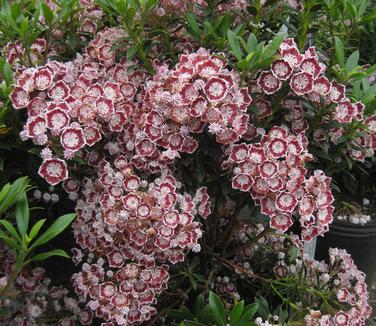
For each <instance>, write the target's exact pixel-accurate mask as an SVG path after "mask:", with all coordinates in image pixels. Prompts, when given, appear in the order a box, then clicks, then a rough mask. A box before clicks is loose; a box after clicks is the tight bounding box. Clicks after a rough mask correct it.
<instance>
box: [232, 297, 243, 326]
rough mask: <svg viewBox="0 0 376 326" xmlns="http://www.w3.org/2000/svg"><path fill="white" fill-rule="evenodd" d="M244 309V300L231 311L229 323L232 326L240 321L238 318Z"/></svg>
mask: <svg viewBox="0 0 376 326" xmlns="http://www.w3.org/2000/svg"><path fill="white" fill-rule="evenodd" d="M243 309H244V300H242V301H240V302H238V303H237V304H236V305H235V306H234V307H233V308H232V310H231V312H230V323H231V324H232V325H234V324H235V323H237V322H238V321H239V319H240V317H241V316H242V314H243Z"/></svg>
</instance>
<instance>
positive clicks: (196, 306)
mask: <svg viewBox="0 0 376 326" xmlns="http://www.w3.org/2000/svg"><path fill="white" fill-rule="evenodd" d="M204 307H205V299H204V296H203V295H202V294H199V295H198V296H197V298H196V301H195V304H194V307H193V313H194V314H195V316H197V315H198V314H199V312H200V311H201V309H202V308H204Z"/></svg>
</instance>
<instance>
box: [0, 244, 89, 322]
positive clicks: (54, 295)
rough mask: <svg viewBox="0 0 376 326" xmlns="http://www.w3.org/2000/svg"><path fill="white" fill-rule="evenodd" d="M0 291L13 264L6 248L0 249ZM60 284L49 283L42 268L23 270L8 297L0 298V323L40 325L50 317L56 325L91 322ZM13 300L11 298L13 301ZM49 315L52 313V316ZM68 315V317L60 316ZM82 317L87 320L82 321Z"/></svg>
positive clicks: (12, 259)
mask: <svg viewBox="0 0 376 326" xmlns="http://www.w3.org/2000/svg"><path fill="white" fill-rule="evenodd" d="M0 253H1V259H0V291H1V290H2V289H3V288H4V287H6V286H7V285H8V282H10V279H11V273H12V270H13V268H14V265H15V257H14V255H13V253H12V252H11V251H10V250H9V248H8V247H3V246H2V247H1V248H0ZM68 294H69V291H68V290H67V289H65V288H63V287H61V286H58V287H57V286H51V280H50V279H49V278H47V277H46V275H45V270H44V269H43V268H40V267H38V268H34V269H31V270H29V269H24V270H23V271H22V273H21V274H19V275H18V276H17V277H16V280H15V288H14V289H12V291H11V292H10V295H9V298H6V299H3V300H0V306H1V308H2V309H4V310H3V311H2V316H1V317H0V324H1V325H15V326H18V325H27V326H43V325H46V324H45V323H44V321H43V320H45V319H48V318H52V319H53V320H56V325H58V326H73V325H76V324H77V322H78V321H79V322H80V323H81V324H82V325H91V318H92V313H91V312H90V311H89V310H88V309H81V308H80V307H79V302H78V301H77V300H76V299H74V298H72V297H71V296H69V295H68ZM13 299H15V300H13ZM52 314H54V315H53V316H52ZM67 314H69V315H70V317H64V316H65V315H67ZM85 320H86V321H88V322H86V323H85Z"/></svg>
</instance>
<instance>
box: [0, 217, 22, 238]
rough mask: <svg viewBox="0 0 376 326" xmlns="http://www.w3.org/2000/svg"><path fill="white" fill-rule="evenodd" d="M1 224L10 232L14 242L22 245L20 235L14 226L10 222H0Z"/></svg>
mask: <svg viewBox="0 0 376 326" xmlns="http://www.w3.org/2000/svg"><path fill="white" fill-rule="evenodd" d="M0 224H1V225H2V226H3V227H4V228H5V229H6V230H7V231H8V232H9V234H10V235H11V236H12V237H13V239H14V240H17V241H18V242H19V243H21V242H22V241H21V238H20V235H19V234H18V233H17V230H16V228H15V227H14V226H13V225H12V223H10V222H8V221H7V220H0Z"/></svg>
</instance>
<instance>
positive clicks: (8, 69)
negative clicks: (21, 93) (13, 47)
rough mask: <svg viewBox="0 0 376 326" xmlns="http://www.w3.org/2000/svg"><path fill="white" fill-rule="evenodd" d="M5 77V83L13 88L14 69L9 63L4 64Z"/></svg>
mask: <svg viewBox="0 0 376 326" xmlns="http://www.w3.org/2000/svg"><path fill="white" fill-rule="evenodd" d="M3 75H4V80H5V83H6V84H7V85H8V86H11V85H12V84H13V73H12V68H11V67H10V65H9V63H8V62H6V61H5V62H4V66H3Z"/></svg>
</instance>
